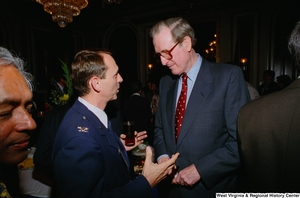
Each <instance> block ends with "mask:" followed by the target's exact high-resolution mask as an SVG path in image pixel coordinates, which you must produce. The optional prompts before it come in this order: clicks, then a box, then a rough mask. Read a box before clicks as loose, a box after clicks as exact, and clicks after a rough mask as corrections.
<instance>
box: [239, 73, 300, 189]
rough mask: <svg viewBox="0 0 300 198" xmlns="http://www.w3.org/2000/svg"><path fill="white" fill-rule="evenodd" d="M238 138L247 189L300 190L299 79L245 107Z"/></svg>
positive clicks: (240, 114) (241, 112)
mask: <svg viewBox="0 0 300 198" xmlns="http://www.w3.org/2000/svg"><path fill="white" fill-rule="evenodd" d="M238 140H239V147H240V150H241V158H242V162H243V166H244V168H245V174H246V175H245V176H246V181H247V186H246V189H245V190H247V191H248V190H250V191H251V192H300V182H299V178H300V168H299V167H300V153H299V152H300V143H299V142H300V79H298V80H296V81H294V82H293V83H292V84H291V85H290V86H289V87H287V88H285V89H284V90H282V91H278V92H275V93H272V94H269V95H266V96H263V97H260V98H259V99H255V100H253V101H251V102H250V103H249V104H247V105H245V106H244V107H242V108H241V110H240V112H239V116H238Z"/></svg>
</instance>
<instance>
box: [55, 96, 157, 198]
mask: <svg viewBox="0 0 300 198" xmlns="http://www.w3.org/2000/svg"><path fill="white" fill-rule="evenodd" d="M52 162H53V168H54V174H55V182H54V197H151V195H152V191H151V187H150V185H149V183H148V182H147V180H146V178H145V177H144V176H139V177H137V178H136V179H135V180H133V181H131V182H130V175H129V166H128V164H129V161H128V157H127V153H126V151H125V148H124V146H123V144H122V143H121V141H120V140H119V138H118V136H117V135H116V134H115V132H114V131H113V130H112V128H111V126H109V127H108V129H107V128H106V127H105V126H104V125H103V124H102V123H101V122H100V121H99V119H98V118H97V117H96V116H95V114H93V113H92V112H91V111H89V110H88V109H87V108H86V107H85V106H84V105H83V104H82V103H81V102H79V101H78V100H77V101H76V102H75V103H74V105H73V106H72V108H71V109H70V110H69V111H68V112H67V114H66V115H65V117H64V119H63V121H62V123H61V125H60V127H59V129H58V132H57V134H56V138H55V142H54V146H53V153H52Z"/></svg>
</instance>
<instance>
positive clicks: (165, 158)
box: [157, 156, 176, 175]
mask: <svg viewBox="0 0 300 198" xmlns="http://www.w3.org/2000/svg"><path fill="white" fill-rule="evenodd" d="M169 159H170V158H169V157H168V156H162V157H160V158H159V160H158V161H157V163H158V164H161V163H163V162H166V161H168V160H169ZM175 171H176V166H174V168H173V169H171V170H170V171H169V172H168V175H171V174H172V173H173V172H175Z"/></svg>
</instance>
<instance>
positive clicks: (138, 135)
mask: <svg viewBox="0 0 300 198" xmlns="http://www.w3.org/2000/svg"><path fill="white" fill-rule="evenodd" d="M134 136H135V144H134V145H133V146H126V145H125V138H126V135H125V134H121V135H120V140H121V142H122V143H123V145H124V147H125V149H126V151H130V150H132V149H134V148H135V147H137V146H138V145H140V144H142V143H143V142H144V139H145V138H147V131H141V132H137V131H135V132H134Z"/></svg>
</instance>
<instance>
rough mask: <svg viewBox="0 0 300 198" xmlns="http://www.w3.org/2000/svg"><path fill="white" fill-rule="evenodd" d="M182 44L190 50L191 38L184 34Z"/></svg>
mask: <svg viewBox="0 0 300 198" xmlns="http://www.w3.org/2000/svg"><path fill="white" fill-rule="evenodd" d="M182 46H183V47H184V48H185V49H186V50H187V51H189V52H190V51H191V50H192V39H191V37H189V36H185V37H184V38H183V41H182Z"/></svg>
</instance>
